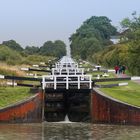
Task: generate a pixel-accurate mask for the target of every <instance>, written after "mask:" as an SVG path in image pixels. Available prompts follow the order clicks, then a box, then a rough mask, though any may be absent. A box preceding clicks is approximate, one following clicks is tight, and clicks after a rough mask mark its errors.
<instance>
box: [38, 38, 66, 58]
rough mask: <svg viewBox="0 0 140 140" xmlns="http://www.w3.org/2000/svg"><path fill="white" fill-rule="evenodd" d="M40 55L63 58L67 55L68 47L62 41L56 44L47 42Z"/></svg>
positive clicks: (41, 48) (57, 41)
mask: <svg viewBox="0 0 140 140" xmlns="http://www.w3.org/2000/svg"><path fill="white" fill-rule="evenodd" d="M40 54H41V55H47V56H54V57H62V56H63V55H66V45H65V43H64V42H63V41H61V40H56V41H55V42H52V41H47V42H45V43H44V44H43V46H42V47H40Z"/></svg>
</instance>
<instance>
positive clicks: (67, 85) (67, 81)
mask: <svg viewBox="0 0 140 140" xmlns="http://www.w3.org/2000/svg"><path fill="white" fill-rule="evenodd" d="M66 89H69V79H68V76H66Z"/></svg>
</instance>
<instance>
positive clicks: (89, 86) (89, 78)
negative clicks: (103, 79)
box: [89, 76, 92, 89]
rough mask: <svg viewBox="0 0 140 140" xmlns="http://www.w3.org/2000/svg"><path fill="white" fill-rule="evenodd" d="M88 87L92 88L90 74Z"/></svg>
mask: <svg viewBox="0 0 140 140" xmlns="http://www.w3.org/2000/svg"><path fill="white" fill-rule="evenodd" d="M89 88H90V89H91V88H92V81H91V76H90V77H89Z"/></svg>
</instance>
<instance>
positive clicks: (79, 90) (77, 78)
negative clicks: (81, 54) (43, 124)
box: [42, 56, 92, 121]
mask: <svg viewBox="0 0 140 140" xmlns="http://www.w3.org/2000/svg"><path fill="white" fill-rule="evenodd" d="M91 78H92V77H91V75H86V74H85V72H84V69H83V68H79V67H78V63H77V62H75V61H74V60H73V59H72V58H71V57H68V56H64V57H62V58H61V59H60V60H59V61H58V62H56V63H55V67H54V68H52V71H51V75H44V76H43V78H42V88H43V90H44V91H45V107H44V116H45V120H46V121H63V120H64V118H65V116H66V114H67V115H68V117H69V119H70V120H71V121H87V120H88V119H89V117H90V115H89V112H90V107H89V106H90V92H91V88H92V79H91Z"/></svg>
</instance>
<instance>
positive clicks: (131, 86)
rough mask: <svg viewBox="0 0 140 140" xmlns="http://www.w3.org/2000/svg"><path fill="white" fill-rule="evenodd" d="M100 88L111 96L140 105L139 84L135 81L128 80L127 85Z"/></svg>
mask: <svg viewBox="0 0 140 140" xmlns="http://www.w3.org/2000/svg"><path fill="white" fill-rule="evenodd" d="M100 90H101V91H102V92H104V93H105V94H107V95H109V96H111V97H113V98H116V99H118V100H121V101H123V102H126V103H129V104H132V105H135V106H140V85H139V84H137V83H134V82H132V81H128V86H121V87H112V88H101V89H100Z"/></svg>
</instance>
